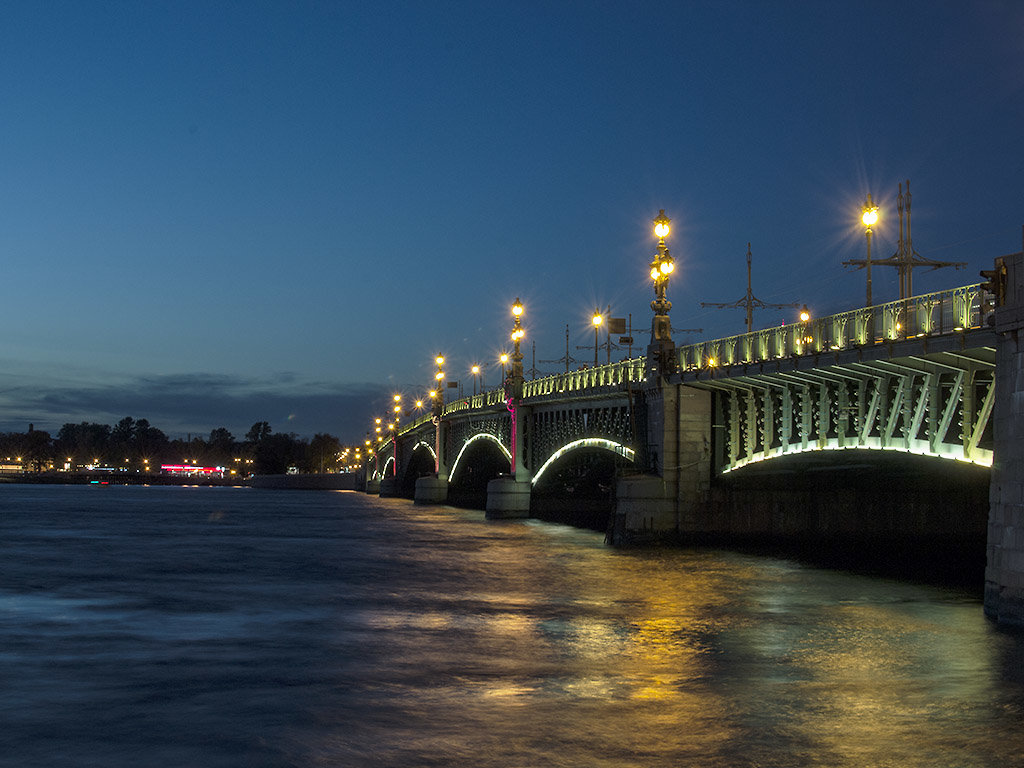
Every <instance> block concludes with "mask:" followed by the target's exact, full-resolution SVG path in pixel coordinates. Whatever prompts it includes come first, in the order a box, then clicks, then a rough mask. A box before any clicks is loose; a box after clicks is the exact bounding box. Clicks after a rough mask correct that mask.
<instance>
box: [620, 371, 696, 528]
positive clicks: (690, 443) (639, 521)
mask: <svg viewBox="0 0 1024 768" xmlns="http://www.w3.org/2000/svg"><path fill="white" fill-rule="evenodd" d="M645 398H646V402H647V434H648V451H650V452H651V457H650V459H651V460H650V462H649V464H650V465H651V466H652V467H653V469H654V470H655V473H653V474H648V475H639V476H634V477H624V478H620V479H619V481H618V483H617V484H616V487H615V514H614V517H613V518H612V522H611V526H610V530H609V541H610V543H612V544H616V545H628V544H639V543H649V542H656V541H678V540H680V539H685V538H688V537H689V536H692V535H693V534H694V533H696V532H698V530H699V522H700V519H701V513H702V512H703V511H704V510H705V509H706V506H707V499H708V493H709V490H710V487H711V393H710V392H707V391H705V390H700V389H694V388H692V387H687V386H683V385H680V384H669V383H662V385H661V386H660V388H652V389H650V390H647V391H646V392H645Z"/></svg>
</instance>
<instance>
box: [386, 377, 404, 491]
mask: <svg viewBox="0 0 1024 768" xmlns="http://www.w3.org/2000/svg"><path fill="white" fill-rule="evenodd" d="M394 400H395V405H394V407H393V408H392V410H393V411H394V412H395V420H394V422H392V423H391V424H388V429H390V430H391V452H392V454H391V455H392V456H393V457H394V459H395V466H394V473H393V474H394V475H395V476H396V477H397V476H398V419H399V417H401V415H402V396H401V395H397V394H396V395H395V397H394Z"/></svg>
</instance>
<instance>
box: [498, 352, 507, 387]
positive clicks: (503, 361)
mask: <svg viewBox="0 0 1024 768" xmlns="http://www.w3.org/2000/svg"><path fill="white" fill-rule="evenodd" d="M498 362H500V363H501V386H503V387H504V386H505V366H506V365H508V354H507V353H505V352H502V353H501V357H499V358H498Z"/></svg>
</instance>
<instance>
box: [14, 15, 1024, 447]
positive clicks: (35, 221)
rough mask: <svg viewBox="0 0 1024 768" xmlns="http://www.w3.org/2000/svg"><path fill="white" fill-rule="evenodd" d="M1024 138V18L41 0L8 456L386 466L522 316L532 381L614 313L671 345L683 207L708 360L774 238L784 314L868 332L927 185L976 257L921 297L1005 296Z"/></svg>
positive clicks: (685, 258)
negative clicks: (359, 456)
mask: <svg viewBox="0 0 1024 768" xmlns="http://www.w3.org/2000/svg"><path fill="white" fill-rule="evenodd" d="M1022 126H1024V3H1020V2H1018V1H1017V0H1005V2H941V1H938V2H937V1H936V0H926V1H924V2H900V3H891V2H857V3H849V2H842V3H841V2H788V3H787V2H753V1H751V2H727V1H724V0H723V1H719V2H706V3H698V2H681V1H677V2H668V3H659V2H645V3H631V2H593V1H590V2H500V3H499V2H464V3H447V2H422V1H421V2H409V3H387V2H373V3H356V2H279V3H260V2H211V1H210V0H204V1H203V2H195V3H190V2H170V3H160V2H134V1H132V0H126V1H125V2H116V3H115V2H82V1H81V0H75V1H74V2H67V3H63V2H47V1H46V0H40V1H39V2H8V3H5V4H4V6H3V13H2V21H0V259H2V261H0V264H2V266H3V273H2V279H0V317H2V318H3V333H2V336H0V431H24V430H25V429H27V427H28V424H29V423H34V425H35V428H36V429H47V430H50V431H52V432H56V431H57V430H58V429H59V428H60V426H61V425H62V424H63V423H65V422H69V421H71V422H78V421H98V422H101V423H111V424H112V423H115V422H116V421H117V420H119V419H120V418H122V417H124V416H132V417H133V418H146V419H149V421H150V422H151V423H152V424H153V425H154V426H157V427H160V428H161V429H163V430H164V431H165V432H167V434H168V435H169V436H170V437H172V438H173V437H179V436H184V435H185V434H186V432H192V433H193V434H195V433H208V432H209V430H211V429H213V428H215V427H221V426H224V427H227V428H228V429H230V430H231V431H233V432H234V433H235V435H236V437H241V436H242V435H244V433H245V431H246V430H247V429H248V428H249V426H250V425H251V424H252V423H253V422H256V421H268V422H270V424H271V426H272V427H273V429H274V430H275V431H277V432H290V431H294V432H296V433H298V434H300V435H304V436H310V435H312V434H313V433H315V432H330V433H332V434H335V435H337V436H339V437H341V438H342V439H343V440H358V441H361V440H362V438H363V433H364V432H365V431H366V429H367V428H368V424H369V422H370V420H371V418H372V416H373V415H375V414H376V413H380V412H383V409H384V407H385V404H386V401H387V400H388V399H389V398H390V395H391V393H392V392H395V391H399V392H403V393H405V395H406V397H407V398H412V397H414V396H418V395H419V394H421V393H422V392H423V391H424V390H425V388H426V387H427V385H428V384H429V383H430V382H431V380H432V374H433V372H434V365H433V358H434V356H435V355H436V354H438V353H443V354H445V355H446V356H448V358H449V365H448V371H449V375H450V377H451V378H461V379H462V382H463V385H464V387H466V388H467V389H468V390H469V391H472V377H471V375H470V374H469V373H468V370H469V367H470V366H471V365H472V364H473V363H480V364H483V365H486V366H488V368H487V371H486V373H485V381H486V383H487V384H488V386H494V385H496V384H497V382H498V378H499V374H498V372H497V371H496V368H497V367H498V366H497V362H496V361H497V356H498V354H499V353H500V351H501V350H502V348H504V347H507V346H508V345H507V343H506V339H507V338H508V333H509V330H510V329H511V314H510V311H509V307H510V305H511V304H512V302H513V300H514V299H515V298H516V297H520V298H521V299H522V301H523V303H524V304H525V306H526V315H525V318H524V324H525V327H526V329H527V335H526V339H525V341H524V352H525V354H526V366H527V368H529V367H530V365H531V363H532V352H533V346H532V345H533V343H534V342H535V343H536V357H537V359H538V361H539V360H556V359H558V358H561V357H562V356H563V355H564V354H565V328H566V325H568V326H569V331H570V336H571V339H570V345H571V350H570V351H571V353H572V356H574V357H575V358H577V359H578V360H579V361H580V362H581V363H586V362H590V363H592V362H593V346H592V345H593V338H594V337H593V332H592V330H591V327H590V314H591V312H592V311H593V309H594V308H595V307H600V308H602V309H604V308H605V307H606V306H610V308H611V314H612V315H613V316H622V317H626V316H628V315H629V314H630V313H631V314H632V318H633V322H634V325H635V326H638V327H642V328H644V327H645V328H648V329H649V326H650V318H651V310H650V306H649V305H650V301H651V299H652V298H653V296H652V290H651V287H650V284H649V279H648V276H647V272H648V263H649V261H650V258H651V255H652V254H653V253H654V248H655V244H656V243H655V239H654V237H653V235H652V234H651V219H652V218H653V217H654V216H656V215H657V213H658V210H659V209H662V208H663V209H665V211H666V214H667V215H668V216H669V217H671V219H672V220H673V226H674V229H673V232H672V234H671V236H670V237H669V240H668V245H669V247H670V249H671V252H672V255H673V256H674V257H675V259H676V261H677V271H676V273H675V274H674V275H673V278H672V281H671V283H670V285H669V289H668V296H669V298H670V299H671V301H672V302H673V310H672V320H673V325H674V326H676V327H677V328H703V329H704V333H703V334H686V333H683V332H677V333H676V334H675V336H676V341H677V343H686V341H688V340H689V341H697V340H698V339H699V338H702V337H707V338H713V337H717V336H726V335H731V334H734V333H739V332H741V331H742V330H743V322H744V315H743V310H741V309H733V310H721V309H701V307H700V302H701V301H705V302H729V301H734V300H736V299H739V298H740V297H741V296H742V295H743V294H744V292H745V290H746V272H745V269H746V259H745V254H746V250H747V243H748V242H750V243H751V248H752V252H753V275H754V293H755V294H756V295H757V296H758V297H759V298H760V299H762V300H764V301H767V302H784V303H788V302H798V303H801V304H802V303H806V304H807V305H808V307H809V308H810V309H811V311H812V312H813V313H814V314H816V315H824V314H830V313H832V312H837V311H842V310H845V309H851V308H853V307H856V306H859V305H861V304H863V301H864V293H865V280H864V272H863V271H858V270H852V269H850V268H849V267H844V266H843V265H842V262H843V261H845V260H849V259H856V258H863V257H864V250H865V238H864V234H863V229H862V228H861V227H860V226H859V214H860V208H861V205H862V204H863V201H864V198H865V196H866V195H867V194H868V193H869V192H870V193H871V194H872V196H873V197H874V198H875V200H876V202H878V203H879V205H880V206H881V216H882V218H881V221H880V224H879V226H878V228H877V236H876V238H875V241H874V249H873V255H874V256H875V257H879V256H889V255H891V254H892V253H893V252H894V251H895V249H896V242H897V212H896V193H897V184H898V183H899V182H901V181H904V180H906V179H909V180H910V182H911V191H912V193H913V209H912V210H913V242H914V246H915V248H916V249H917V251H918V252H919V253H920V254H921V255H922V256H924V257H926V258H932V259H940V260H948V261H965V262H967V263H968V266H967V267H966V268H965V269H963V270H960V271H954V270H952V269H945V270H940V271H936V272H932V273H924V272H920V271H915V274H914V287H915V293H924V292H928V291H933V290H940V289H943V288H950V287H954V286H958V285H965V284H969V283H974V282H978V281H979V280H980V278H979V276H978V270H980V269H985V268H989V267H991V264H992V259H993V258H994V257H996V256H1000V255H1003V254H1006V253H1010V252H1013V251H1017V250H1020V249H1021V225H1022V224H1024V143H1022V140H1021V137H1022V135H1024V128H1022ZM874 296H875V300H876V301H877V302H880V301H886V300H891V299H894V298H897V296H898V284H897V281H896V273H895V270H893V269H891V268H888V269H883V268H876V269H875V270H874ZM795 312H796V310H763V311H760V312H758V313H756V314H755V318H754V320H755V326H757V327H764V326H769V325H777V324H779V323H780V322H782V321H786V322H789V321H790V320H791V319H792V318H793V317H795ZM635 335H636V336H637V338H638V339H643V336H642V335H641V334H639V333H637V334H635ZM587 344H589V345H591V346H590V351H589V352H588V351H587V349H579V350H578V349H576V346H577V345H583V346H585V345H587ZM623 355H624V350H623V351H622V352H615V353H614V356H615V358H621V357H622V356H623ZM601 357H602V359H604V352H602V353H601ZM537 367H538V368H540V369H541V370H542V371H545V372H557V371H558V370H559V369H562V370H564V363H540V362H538V364H537ZM573 367H576V364H574V365H573Z"/></svg>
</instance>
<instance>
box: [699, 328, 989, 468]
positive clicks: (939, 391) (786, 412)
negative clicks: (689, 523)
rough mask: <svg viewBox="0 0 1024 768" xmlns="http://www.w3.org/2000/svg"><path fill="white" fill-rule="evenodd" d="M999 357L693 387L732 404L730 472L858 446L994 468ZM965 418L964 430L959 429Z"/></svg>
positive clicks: (882, 363)
mask: <svg viewBox="0 0 1024 768" xmlns="http://www.w3.org/2000/svg"><path fill="white" fill-rule="evenodd" d="M990 352H991V350H988V349H987V348H985V349H983V350H980V354H977V355H976V354H971V353H970V352H968V353H965V354H959V353H950V352H942V353H936V354H933V355H928V356H927V357H926V356H912V357H905V358H891V359H884V360H870V361H856V362H853V361H851V362H847V363H844V364H837V365H832V366H827V367H823V368H817V369H803V370H789V371H773V372H765V373H749V372H748V373H744V374H741V375H738V376H735V377H728V378H727V377H721V378H717V377H716V378H715V379H712V380H703V381H695V382H689V385H690V386H695V387H698V388H704V389H710V390H713V391H715V392H716V393H718V394H717V396H718V397H719V398H720V399H721V400H722V401H723V403H722V407H723V413H724V415H725V416H726V422H727V424H728V426H729V429H728V430H727V435H726V441H727V446H726V450H724V451H723V452H722V453H721V456H722V458H723V460H724V462H725V464H724V466H722V467H720V468H719V469H720V470H721V471H729V470H732V469H735V468H738V467H741V466H744V465H745V464H748V463H752V462H755V461H763V460H765V459H769V458H773V457H775V456H779V455H783V454H786V453H794V452H800V451H805V450H830V449H838V448H852V447H860V448H866V449H878V450H899V451H904V452H910V453H918V454H926V455H933V456H938V457H942V458H947V459H957V460H961V461H968V462H973V463H977V464H982V465H984V466H990V465H991V461H992V452H991V450H990V449H988V448H986V447H985V438H986V430H987V428H988V425H989V422H990V420H991V415H992V408H993V404H994V401H995V386H994V377H992V375H991V373H990V372H991V371H992V370H993V369H994V358H993V359H992V360H990V359H988V358H990V357H993V356H992V355H990V354H989V353H990ZM851 398H852V399H853V403H854V404H851ZM758 410H759V412H757V411H758ZM957 417H959V420H960V425H961V429H960V430H951V428H952V426H953V422H954V420H956V419H957ZM951 432H953V433H955V434H950V433H951Z"/></svg>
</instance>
